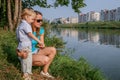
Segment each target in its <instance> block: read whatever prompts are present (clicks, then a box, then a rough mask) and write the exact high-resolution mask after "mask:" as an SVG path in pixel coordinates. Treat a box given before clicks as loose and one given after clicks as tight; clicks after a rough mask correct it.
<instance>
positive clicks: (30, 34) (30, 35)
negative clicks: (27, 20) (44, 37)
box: [28, 32, 43, 44]
mask: <svg viewBox="0 0 120 80" xmlns="http://www.w3.org/2000/svg"><path fill="white" fill-rule="evenodd" d="M28 36H29V37H31V38H33V39H34V40H36V41H37V42H38V43H39V44H43V43H42V42H41V41H40V40H39V39H38V38H37V37H35V36H34V35H33V34H32V33H31V32H29V33H28Z"/></svg>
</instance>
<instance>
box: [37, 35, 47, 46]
mask: <svg viewBox="0 0 120 80" xmlns="http://www.w3.org/2000/svg"><path fill="white" fill-rule="evenodd" d="M40 41H41V42H42V43H43V45H38V46H39V47H40V48H44V47H45V44H44V34H42V35H41V36H40Z"/></svg>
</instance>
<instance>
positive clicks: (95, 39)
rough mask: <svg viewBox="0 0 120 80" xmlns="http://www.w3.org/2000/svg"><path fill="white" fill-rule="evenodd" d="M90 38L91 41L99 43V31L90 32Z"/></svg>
mask: <svg viewBox="0 0 120 80" xmlns="http://www.w3.org/2000/svg"><path fill="white" fill-rule="evenodd" d="M88 40H89V41H91V42H94V43H95V42H96V43H99V33H98V32H89V33H88Z"/></svg>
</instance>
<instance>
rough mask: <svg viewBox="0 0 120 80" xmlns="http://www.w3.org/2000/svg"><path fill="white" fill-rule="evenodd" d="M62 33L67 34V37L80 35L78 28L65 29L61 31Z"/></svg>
mask: <svg viewBox="0 0 120 80" xmlns="http://www.w3.org/2000/svg"><path fill="white" fill-rule="evenodd" d="M61 35H64V36H67V37H76V36H78V31H77V30H68V29H64V30H62V31H61Z"/></svg>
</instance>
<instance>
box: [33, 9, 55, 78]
mask: <svg viewBox="0 0 120 80" xmlns="http://www.w3.org/2000/svg"><path fill="white" fill-rule="evenodd" d="M35 13H36V19H35V20H34V22H33V23H32V30H33V34H34V35H35V36H36V37H38V38H39V39H40V41H41V42H42V43H43V44H44V28H43V27H41V25H42V21H43V20H42V13H40V12H38V11H35ZM36 45H37V42H36V41H35V40H32V53H33V55H32V60H33V61H32V62H33V66H43V69H42V71H41V72H40V74H41V75H43V76H46V77H50V78H53V76H51V75H50V74H49V73H48V69H49V66H50V64H51V62H52V61H53V59H54V57H55V55H56V49H55V48H54V47H45V45H42V46H41V45H38V47H39V48H36Z"/></svg>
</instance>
